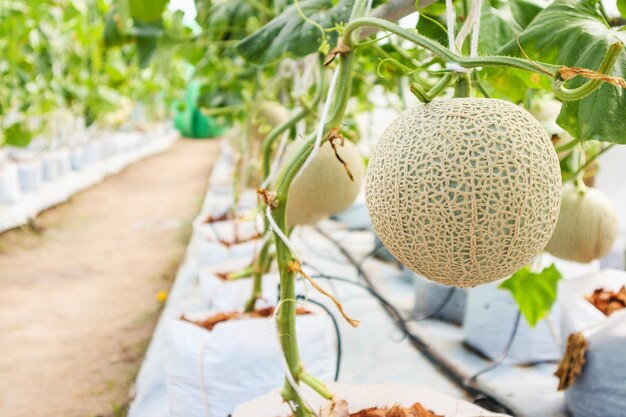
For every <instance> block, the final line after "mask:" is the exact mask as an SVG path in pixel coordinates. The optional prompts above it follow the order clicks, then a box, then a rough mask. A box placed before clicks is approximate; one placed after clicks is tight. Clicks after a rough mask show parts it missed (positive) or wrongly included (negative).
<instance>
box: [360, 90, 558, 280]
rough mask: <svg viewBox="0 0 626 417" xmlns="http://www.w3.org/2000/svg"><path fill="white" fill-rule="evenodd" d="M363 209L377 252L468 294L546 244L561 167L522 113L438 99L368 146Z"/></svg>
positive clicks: (491, 102)
mask: <svg viewBox="0 0 626 417" xmlns="http://www.w3.org/2000/svg"><path fill="white" fill-rule="evenodd" d="M366 200H367V207H368V211H369V214H370V217H371V218H372V223H373V225H374V229H375V231H376V233H377V234H378V236H379V237H380V239H381V240H382V242H383V244H384V245H385V246H386V247H387V249H389V251H390V252H391V253H392V254H393V255H394V256H395V257H396V258H397V259H398V260H399V261H400V262H402V263H403V264H404V265H406V266H407V267H409V268H410V269H411V270H413V271H414V272H416V273H418V274H420V275H422V276H424V277H426V278H428V279H430V280H433V281H437V282H439V283H441V284H444V285H454V286H458V287H473V286H476V285H479V284H482V283H487V282H490V281H495V280H498V279H501V278H505V277H507V276H508V275H510V274H512V273H514V272H515V271H517V270H518V269H520V268H522V267H523V266H525V265H527V264H528V263H529V262H530V261H531V260H532V259H533V258H534V257H535V256H536V255H537V254H538V253H540V252H541V251H542V250H543V248H544V247H545V245H546V244H547V243H548V240H549V239H550V236H551V235H552V231H553V230H554V227H555V225H556V221H557V217H558V213H559V205H560V201H561V174H560V170H559V161H558V159H557V156H556V153H555V151H554V148H553V146H552V144H551V142H550V138H549V137H548V135H547V133H546V132H545V130H544V129H543V128H542V127H541V125H540V124H539V122H537V120H535V119H534V118H533V117H532V116H531V115H530V114H529V113H528V112H527V111H525V110H524V109H522V108H521V107H518V106H516V105H514V104H512V103H509V102H506V101H502V100H495V99H475V98H462V99H439V100H435V101H433V102H431V103H428V104H422V105H419V106H417V107H415V108H412V109H409V110H407V111H405V112H403V113H402V114H401V115H400V116H399V117H398V118H397V119H395V120H394V121H393V122H392V123H391V124H390V125H389V127H388V128H387V129H386V131H385V132H384V133H383V136H382V137H381V138H380V140H379V141H378V142H377V143H376V146H375V148H374V150H373V152H372V155H371V157H370V162H369V166H368V170H367V176H366Z"/></svg>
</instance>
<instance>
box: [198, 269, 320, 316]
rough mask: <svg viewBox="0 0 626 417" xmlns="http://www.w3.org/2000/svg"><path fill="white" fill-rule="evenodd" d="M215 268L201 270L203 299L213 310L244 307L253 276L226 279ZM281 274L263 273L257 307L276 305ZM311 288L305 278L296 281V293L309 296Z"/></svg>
mask: <svg viewBox="0 0 626 417" xmlns="http://www.w3.org/2000/svg"><path fill="white" fill-rule="evenodd" d="M212 269H213V268H205V269H203V270H202V271H200V278H199V280H200V292H201V293H202V299H203V300H205V301H206V302H207V305H208V306H209V308H210V309H212V310H217V311H231V310H239V309H241V308H243V307H244V306H245V304H246V302H247V301H248V299H249V298H250V295H251V294H252V285H253V280H252V278H243V279H237V280H230V281H227V280H224V279H222V278H220V277H219V276H218V275H216V274H215V273H214V272H213V271H212ZM279 283H280V274H279V273H278V272H268V273H266V274H264V275H263V287H262V288H263V290H262V293H261V298H260V299H258V300H257V304H256V307H257V308H262V307H269V306H273V305H276V302H277V301H278V293H279ZM324 284H325V283H323V282H322V283H321V285H322V287H323V288H324V289H325V290H326V291H328V292H332V289H331V288H328V287H327V286H326V285H324ZM313 291H314V290H312V289H311V288H307V287H306V285H305V283H304V281H303V280H298V281H297V282H296V294H297V295H302V296H307V295H312V294H313Z"/></svg>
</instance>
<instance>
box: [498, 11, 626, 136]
mask: <svg viewBox="0 0 626 417" xmlns="http://www.w3.org/2000/svg"><path fill="white" fill-rule="evenodd" d="M625 40H626V33H624V32H618V31H615V30H613V29H611V28H610V27H609V25H608V24H607V23H606V21H605V20H604V18H603V17H602V14H601V13H600V11H599V10H598V6H597V3H596V1H595V0H556V1H555V2H554V3H552V4H551V5H550V6H548V7H547V8H546V9H544V10H543V11H542V12H540V13H539V14H538V15H537V16H536V17H535V19H533V21H532V22H531V23H530V25H528V27H527V28H526V29H525V30H524V31H523V32H522V33H521V34H520V37H519V42H520V45H521V46H522V48H524V51H525V52H526V54H528V55H529V56H530V58H531V59H534V60H537V61H542V62H547V63H552V64H558V65H566V66H570V67H583V68H588V69H592V70H595V69H597V68H598V66H599V65H600V62H602V59H603V57H604V55H605V54H606V52H607V50H608V48H609V46H610V45H611V44H613V43H615V42H619V41H622V42H623V41H625ZM500 51H501V52H502V53H504V54H509V55H517V56H523V53H522V51H520V48H519V45H518V44H517V41H516V40H512V41H511V42H509V43H508V44H507V45H505V46H504V47H503V48H502V49H501V50H500ZM611 74H612V75H614V76H618V77H624V76H625V75H626V53H625V52H624V51H622V53H621V54H620V56H619V59H618V61H617V64H616V65H615V68H614V69H613V71H612V72H611ZM585 81H586V80H585V79H582V78H581V77H578V78H575V79H573V80H571V81H570V82H568V87H570V88H574V87H577V86H579V85H581V84H582V83H584V82H585ZM625 93H626V92H624V91H620V89H619V88H618V87H615V86H613V85H610V84H606V83H605V84H603V85H602V87H601V88H600V89H598V90H597V91H596V92H594V93H593V94H591V95H589V96H588V97H586V98H584V99H582V100H580V101H575V102H567V103H565V105H564V106H563V108H562V110H561V114H560V115H559V118H558V120H557V122H558V123H559V125H561V126H562V127H563V128H564V129H566V130H567V131H568V132H569V133H570V134H571V135H572V136H574V137H577V138H580V139H582V140H589V139H595V140H600V141H607V142H616V143H626V94H625Z"/></svg>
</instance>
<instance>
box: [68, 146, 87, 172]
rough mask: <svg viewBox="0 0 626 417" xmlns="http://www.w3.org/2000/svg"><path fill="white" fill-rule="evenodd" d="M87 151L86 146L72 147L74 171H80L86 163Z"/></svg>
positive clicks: (71, 156) (71, 158)
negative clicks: (85, 155)
mask: <svg viewBox="0 0 626 417" xmlns="http://www.w3.org/2000/svg"><path fill="white" fill-rule="evenodd" d="M84 152H85V147H84V146H76V147H73V148H72V149H70V166H71V168H72V170H74V171H80V170H81V169H83V166H84V165H85V161H84V157H83V154H84Z"/></svg>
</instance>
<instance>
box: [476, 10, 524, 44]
mask: <svg viewBox="0 0 626 417" xmlns="http://www.w3.org/2000/svg"><path fill="white" fill-rule="evenodd" d="M499 6H500V7H498V8H496V7H493V6H491V5H490V4H489V2H485V3H484V4H483V7H482V11H481V18H480V34H481V35H482V36H479V38H478V50H479V52H480V53H482V54H484V55H487V54H492V53H494V52H495V51H497V50H498V49H499V48H500V47H502V45H505V44H506V43H508V42H509V41H510V40H511V39H515V33H517V32H519V31H520V30H521V27H520V26H519V25H518V24H517V22H516V21H515V18H514V17H513V12H512V11H511V9H510V7H509V3H508V2H507V3H502V4H501V5H499Z"/></svg>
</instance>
